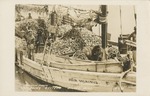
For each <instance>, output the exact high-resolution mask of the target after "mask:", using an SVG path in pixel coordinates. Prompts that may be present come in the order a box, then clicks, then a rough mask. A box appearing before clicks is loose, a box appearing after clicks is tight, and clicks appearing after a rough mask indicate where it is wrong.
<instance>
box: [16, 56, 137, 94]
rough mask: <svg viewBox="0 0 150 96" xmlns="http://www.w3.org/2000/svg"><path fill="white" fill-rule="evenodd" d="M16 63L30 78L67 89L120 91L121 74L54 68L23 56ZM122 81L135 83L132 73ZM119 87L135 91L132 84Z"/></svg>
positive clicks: (127, 90)
mask: <svg viewBox="0 0 150 96" xmlns="http://www.w3.org/2000/svg"><path fill="white" fill-rule="evenodd" d="M18 61H19V65H18V66H19V67H20V68H22V69H23V70H25V71H26V72H28V73H29V74H31V75H32V76H34V77H36V78H38V79H40V80H42V81H45V82H48V83H51V84H56V85H59V86H62V87H65V88H68V89H75V90H80V91H89V92H112V91H121V90H120V89H121V88H120V86H119V83H118V82H119V81H120V78H121V76H122V74H121V73H102V72H88V71H77V70H68V69H60V68H54V67H51V66H47V65H43V64H40V63H37V62H35V61H32V60H30V59H28V58H26V57H24V56H22V58H18ZM124 80H128V81H130V82H136V81H135V80H136V76H135V74H134V73H129V74H127V76H126V78H124ZM121 87H122V88H123V91H124V92H130V91H131V92H135V90H136V86H135V85H134V84H127V83H122V85H121Z"/></svg>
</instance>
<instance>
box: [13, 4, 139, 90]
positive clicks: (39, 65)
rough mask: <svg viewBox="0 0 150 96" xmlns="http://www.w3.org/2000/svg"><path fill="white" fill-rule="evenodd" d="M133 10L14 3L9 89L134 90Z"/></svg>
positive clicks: (117, 7) (95, 6)
mask: <svg viewBox="0 0 150 96" xmlns="http://www.w3.org/2000/svg"><path fill="white" fill-rule="evenodd" d="M136 12H137V11H136V6H135V5H60V4H15V18H14V21H15V58H14V59H15V70H14V71H15V82H14V83H15V91H16V92H136V85H137V84H136V65H137V64H136V63H137V62H136V47H137V46H136V37H137V35H136V31H137V20H136V17H137V13H136Z"/></svg>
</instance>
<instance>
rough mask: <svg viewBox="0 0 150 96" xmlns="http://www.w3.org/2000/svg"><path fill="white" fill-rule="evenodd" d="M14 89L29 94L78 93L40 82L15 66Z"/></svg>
mask: <svg viewBox="0 0 150 96" xmlns="http://www.w3.org/2000/svg"><path fill="white" fill-rule="evenodd" d="M15 89H16V91H29V92H80V91H76V90H71V89H66V88H63V87H60V86H57V85H53V84H50V83H46V82H44V81H41V80H39V79H37V78H35V77H33V76H32V75H30V74H28V73H27V72H25V71H23V70H22V69H20V68H19V67H17V66H15Z"/></svg>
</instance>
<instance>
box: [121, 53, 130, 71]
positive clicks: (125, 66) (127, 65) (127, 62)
mask: <svg viewBox="0 0 150 96" xmlns="http://www.w3.org/2000/svg"><path fill="white" fill-rule="evenodd" d="M130 68H131V60H130V54H127V56H126V57H125V60H124V62H123V71H124V72H125V71H127V70H129V69H130Z"/></svg>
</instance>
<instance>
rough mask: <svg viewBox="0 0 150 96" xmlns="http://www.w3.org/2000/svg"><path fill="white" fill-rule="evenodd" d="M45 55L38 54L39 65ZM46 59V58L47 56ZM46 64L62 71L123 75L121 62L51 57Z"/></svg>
mask: <svg viewBox="0 0 150 96" xmlns="http://www.w3.org/2000/svg"><path fill="white" fill-rule="evenodd" d="M41 57H43V54H36V55H35V61H36V62H38V63H44V62H43V58H41ZM45 57H46V56H45ZM47 58H48V59H46V60H44V61H46V62H45V64H47V65H49V66H51V67H54V68H60V69H67V70H78V71H89V72H105V73H121V72H122V71H123V68H122V65H121V63H120V62H118V61H115V60H109V61H103V62H102V61H90V60H74V59H71V58H69V57H59V56H54V55H50V56H47Z"/></svg>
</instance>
